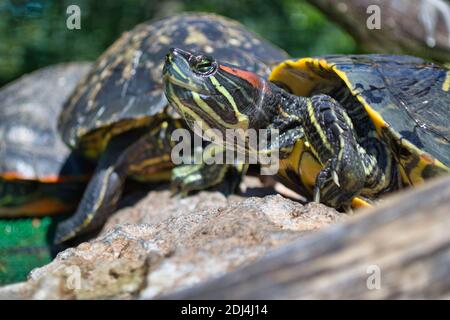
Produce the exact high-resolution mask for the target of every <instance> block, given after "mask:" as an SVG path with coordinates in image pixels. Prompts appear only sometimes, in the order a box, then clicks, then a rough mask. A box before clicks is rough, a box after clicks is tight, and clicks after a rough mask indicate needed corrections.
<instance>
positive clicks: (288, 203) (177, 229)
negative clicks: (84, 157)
mask: <svg viewBox="0 0 450 320" xmlns="http://www.w3.org/2000/svg"><path fill="white" fill-rule="evenodd" d="M342 217H343V215H342V214H340V213H338V212H337V211H335V210H334V209H331V208H328V207H326V206H323V205H320V204H308V205H305V206H303V205H301V204H300V203H297V202H294V201H292V200H289V199H286V198H284V197H282V196H280V195H268V196H265V197H260V198H258V197H250V198H244V197H240V196H230V197H228V198H227V197H225V196H223V195H222V194H220V193H218V192H201V193H199V194H197V195H194V196H190V197H188V198H184V199H183V198H178V197H171V196H170V192H169V191H164V190H163V191H152V192H150V193H149V194H148V195H147V196H146V197H144V198H143V199H141V200H140V201H139V202H137V203H136V204H135V205H134V206H132V207H129V208H124V209H122V210H119V211H118V212H117V213H116V214H114V216H112V217H111V219H110V220H109V221H108V223H107V224H106V225H105V227H104V229H103V231H102V232H101V233H100V235H99V236H98V237H97V238H96V239H94V240H91V241H90V242H85V243H82V244H80V245H79V246H77V247H76V248H70V249H67V250H65V251H63V252H61V253H60V254H59V255H58V256H57V257H56V258H55V260H54V261H53V262H51V263H50V264H48V265H46V266H44V267H42V268H39V269H35V270H33V271H32V272H31V273H30V275H29V280H28V281H27V282H24V283H20V284H15V285H10V286H7V287H4V288H0V298H25V299H61V298H63V299H90V298H100V299H105V298H106V299H107V298H156V297H158V296H160V295H162V294H167V293H170V292H173V291H176V290H179V289H182V288H186V287H188V286H191V285H194V284H197V283H199V282H202V281H205V280H207V279H211V278H213V277H217V276H220V275H222V274H224V273H227V272H229V271H231V270H234V269H236V268H237V267H240V266H243V265H246V264H248V263H250V262H252V261H254V260H255V259H257V258H259V257H261V256H263V255H264V254H266V253H267V252H268V251H269V250H270V249H273V248H275V247H278V246H280V245H282V244H284V243H287V242H289V241H291V240H292V239H295V238H298V237H301V236H302V235H304V234H306V233H309V232H311V231H314V230H317V229H319V228H322V227H324V226H327V225H329V224H331V223H334V222H336V221H338V220H340V219H341V218H342Z"/></svg>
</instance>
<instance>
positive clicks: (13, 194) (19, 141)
mask: <svg viewBox="0 0 450 320" xmlns="http://www.w3.org/2000/svg"><path fill="white" fill-rule="evenodd" d="M89 67H90V65H89V64H88V63H71V64H61V65H55V66H51V67H47V68H44V69H41V70H38V71H35V72H33V73H31V74H28V75H26V76H24V77H22V78H20V79H18V80H16V81H14V82H13V83H11V84H8V85H7V86H5V87H3V88H2V89H1V90H0V101H1V105H0V216H1V217H19V216H39V215H46V214H56V213H60V212H65V211H69V210H73V209H74V208H75V206H76V204H77V202H78V200H79V199H80V197H81V195H82V192H83V190H84V187H85V185H86V184H87V181H88V180H89V176H90V173H91V171H92V168H91V167H90V166H89V164H87V163H86V162H85V161H83V159H82V157H81V156H80V155H78V154H76V153H73V152H71V150H70V149H69V148H68V147H67V146H66V145H65V144H64V143H63V142H62V140H61V139H60V136H59V133H58V131H57V129H56V125H57V119H58V114H59V112H60V111H61V108H62V106H63V104H64V101H65V100H66V99H67V97H68V96H69V94H70V93H71V92H72V90H73V89H74V88H75V85H76V83H77V82H78V81H79V80H80V79H81V78H82V77H83V76H84V75H86V74H87V72H88V70H89Z"/></svg>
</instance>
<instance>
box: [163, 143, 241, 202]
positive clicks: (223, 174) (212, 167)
mask: <svg viewBox="0 0 450 320" xmlns="http://www.w3.org/2000/svg"><path fill="white" fill-rule="evenodd" d="M208 147H209V148H208V150H209V153H208V154H203V159H202V162H201V163H198V164H182V165H178V166H176V167H175V168H174V169H173V170H172V179H171V187H172V189H173V190H174V191H175V192H177V193H179V194H181V195H187V194H189V193H191V192H193V191H197V190H204V189H207V188H210V187H214V189H216V190H218V191H221V192H222V193H224V194H226V195H229V194H232V193H234V192H235V191H236V189H237V188H238V187H239V184H240V182H241V180H242V177H243V176H244V175H245V173H246V172H247V168H248V165H246V164H241V165H239V164H236V165H232V164H221V163H215V154H221V155H222V153H223V148H222V147H220V146H217V145H209V146H208ZM211 147H212V148H211Z"/></svg>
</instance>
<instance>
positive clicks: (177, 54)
mask: <svg viewBox="0 0 450 320" xmlns="http://www.w3.org/2000/svg"><path fill="white" fill-rule="evenodd" d="M163 79H164V84H165V94H166V97H167V99H168V100H169V102H170V103H171V104H172V105H173V106H174V107H175V108H176V109H177V110H178V112H179V113H180V114H181V115H183V117H184V118H185V119H186V121H187V123H188V125H189V126H190V127H191V128H192V127H193V126H194V124H195V125H198V124H199V123H201V124H200V125H201V127H202V129H218V130H220V131H221V132H222V133H223V134H225V135H226V133H225V131H226V129H243V130H247V129H249V128H253V129H262V128H266V127H267V126H268V125H269V124H270V123H271V119H272V114H273V110H275V105H276V102H275V100H276V99H275V97H276V95H275V94H274V93H275V92H274V90H276V88H275V86H274V85H273V84H271V83H269V82H268V81H266V80H265V79H263V78H262V77H260V76H258V75H257V74H255V73H253V72H249V71H245V70H242V69H240V68H238V67H236V66H232V65H228V64H226V63H221V62H219V61H217V60H215V59H214V58H213V57H211V56H208V55H204V54H196V53H191V52H187V51H183V50H180V49H171V50H170V52H169V53H168V55H167V57H166V61H165V65H164V69H163Z"/></svg>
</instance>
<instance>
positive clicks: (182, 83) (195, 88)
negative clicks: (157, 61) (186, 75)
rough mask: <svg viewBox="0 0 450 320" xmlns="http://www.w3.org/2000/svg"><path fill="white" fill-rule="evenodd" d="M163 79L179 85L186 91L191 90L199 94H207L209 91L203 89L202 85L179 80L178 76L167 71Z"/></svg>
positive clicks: (176, 85)
mask: <svg viewBox="0 0 450 320" xmlns="http://www.w3.org/2000/svg"><path fill="white" fill-rule="evenodd" d="M163 81H164V83H166V84H171V85H173V86H175V87H178V88H180V89H183V90H185V91H190V92H195V93H198V94H205V95H206V94H208V92H207V91H206V90H205V89H203V88H202V87H199V86H196V85H195V84H193V83H189V82H186V81H182V80H179V79H178V78H176V77H174V76H172V75H170V74H169V73H165V74H164V75H163Z"/></svg>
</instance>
